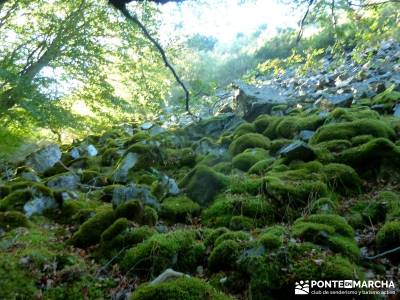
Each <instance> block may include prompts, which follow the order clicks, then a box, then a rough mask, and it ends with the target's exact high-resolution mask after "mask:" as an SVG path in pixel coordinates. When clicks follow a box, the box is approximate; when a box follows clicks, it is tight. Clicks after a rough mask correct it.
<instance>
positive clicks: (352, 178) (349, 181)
mask: <svg viewBox="0 0 400 300" xmlns="http://www.w3.org/2000/svg"><path fill="white" fill-rule="evenodd" d="M323 172H324V174H325V176H326V180H327V182H328V185H329V187H330V188H331V189H333V190H334V191H336V192H339V193H340V194H342V195H355V194H359V193H360V192H361V189H362V185H361V184H362V182H361V179H360V178H359V177H358V174H357V173H356V171H355V170H354V169H353V168H351V167H349V166H347V165H343V164H328V165H325V166H324V168H323Z"/></svg>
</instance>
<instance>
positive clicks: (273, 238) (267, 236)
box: [257, 225, 288, 250]
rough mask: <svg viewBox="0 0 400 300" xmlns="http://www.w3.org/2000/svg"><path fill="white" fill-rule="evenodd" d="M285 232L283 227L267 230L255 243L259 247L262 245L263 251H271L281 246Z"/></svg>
mask: <svg viewBox="0 0 400 300" xmlns="http://www.w3.org/2000/svg"><path fill="white" fill-rule="evenodd" d="M287 231H288V230H287V228H285V227H283V226H279V225H277V226H273V227H270V228H267V230H265V231H264V232H263V233H262V234H260V235H259V236H258V237H257V241H258V243H260V245H263V246H264V248H265V249H267V250H273V249H276V248H279V247H280V246H282V244H283V239H284V237H285V235H286V234H287Z"/></svg>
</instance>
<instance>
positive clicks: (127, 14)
mask: <svg viewBox="0 0 400 300" xmlns="http://www.w3.org/2000/svg"><path fill="white" fill-rule="evenodd" d="M169 1H171V0H161V1H153V2H156V3H166V2H169ZM180 1H181V0H175V2H180ZM110 3H112V1H110ZM113 5H114V6H115V4H113ZM115 7H116V8H117V9H118V10H120V11H121V12H122V14H123V15H124V16H125V17H126V18H127V19H128V20H130V21H132V22H133V23H135V24H136V25H137V26H139V28H140V29H141V31H142V32H143V34H144V36H145V37H146V38H147V39H148V40H150V42H151V43H152V44H153V45H154V46H155V47H156V48H157V50H158V52H159V53H160V55H161V57H162V60H163V61H164V64H165V66H166V67H167V68H168V69H169V70H170V71H171V73H172V75H174V78H175V80H176V81H177V82H178V84H179V85H180V86H181V87H182V89H183V90H184V92H185V103H186V111H187V112H188V114H190V115H191V114H192V113H191V112H190V109H189V95H190V94H189V90H188V89H187V88H186V86H185V84H184V83H183V81H182V80H181V79H180V77H179V76H178V74H177V73H176V71H175V69H174V67H173V66H172V65H171V64H170V62H169V61H168V58H167V55H166V54H165V51H164V49H163V48H162V47H161V45H160V44H159V43H158V42H157V41H156V40H155V38H153V37H152V36H151V34H150V33H149V31H148V30H147V28H146V26H144V25H143V24H142V22H140V21H139V19H138V18H137V17H136V16H135V15H132V14H130V12H129V11H128V10H127V8H126V7H125V5H124V6H123V7H122V8H121V7H120V6H115Z"/></svg>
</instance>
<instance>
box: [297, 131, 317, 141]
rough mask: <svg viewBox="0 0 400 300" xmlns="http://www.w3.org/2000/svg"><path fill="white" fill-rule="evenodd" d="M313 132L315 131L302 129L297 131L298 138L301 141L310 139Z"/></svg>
mask: <svg viewBox="0 0 400 300" xmlns="http://www.w3.org/2000/svg"><path fill="white" fill-rule="evenodd" d="M314 134H315V131H313V130H302V131H300V133H299V138H300V139H301V140H302V141H306V142H307V141H308V140H309V139H311V137H312V136H313V135H314Z"/></svg>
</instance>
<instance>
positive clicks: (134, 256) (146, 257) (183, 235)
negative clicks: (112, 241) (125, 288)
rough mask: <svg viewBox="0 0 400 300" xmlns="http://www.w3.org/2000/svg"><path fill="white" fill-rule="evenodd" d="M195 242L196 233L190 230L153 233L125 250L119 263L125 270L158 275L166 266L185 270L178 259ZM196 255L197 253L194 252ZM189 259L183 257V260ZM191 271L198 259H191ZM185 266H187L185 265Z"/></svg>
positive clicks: (186, 253)
mask: <svg viewBox="0 0 400 300" xmlns="http://www.w3.org/2000/svg"><path fill="white" fill-rule="evenodd" d="M195 244H196V234H195V232H194V231H190V230H177V231H173V232H169V233H165V234H155V235H153V236H152V237H150V238H149V239H147V240H145V241H144V242H142V243H140V244H138V245H137V246H135V247H133V248H131V249H129V250H127V251H126V253H125V256H124V258H123V259H122V261H121V263H120V265H121V268H122V269H123V270H124V271H125V272H127V271H130V272H135V273H147V274H151V275H153V276H154V275H158V274H160V273H161V272H162V271H164V270H165V269H167V268H174V269H176V270H178V271H186V270H184V269H183V268H180V265H179V262H180V260H181V259H182V258H183V257H185V256H186V255H189V253H192V255H194V253H193V252H192V247H193V246H194V245H195ZM195 254H196V255H198V253H195ZM187 261H189V258H188V257H185V262H187ZM192 261H194V262H193V265H191V266H190V269H191V271H192V270H194V269H195V268H196V267H197V265H198V263H199V262H198V261H195V259H193V260H192ZM185 267H189V266H187V265H185Z"/></svg>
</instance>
